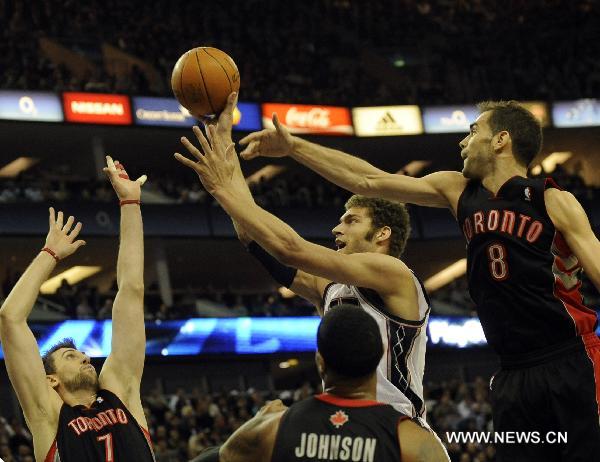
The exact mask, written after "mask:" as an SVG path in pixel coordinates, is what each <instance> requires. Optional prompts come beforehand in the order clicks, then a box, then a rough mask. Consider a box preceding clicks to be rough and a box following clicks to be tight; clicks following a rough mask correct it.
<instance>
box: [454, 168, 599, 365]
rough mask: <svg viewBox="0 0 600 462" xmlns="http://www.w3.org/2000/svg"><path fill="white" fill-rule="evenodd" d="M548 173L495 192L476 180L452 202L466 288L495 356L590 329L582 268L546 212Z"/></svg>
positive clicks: (526, 350) (592, 319)
mask: <svg viewBox="0 0 600 462" xmlns="http://www.w3.org/2000/svg"><path fill="white" fill-rule="evenodd" d="M546 188H558V186H557V185H556V183H554V181H553V180H552V179H551V178H547V179H529V178H523V177H518V176H516V177H513V178H511V179H510V180H508V181H507V182H506V183H504V184H503V185H502V186H501V187H500V189H499V190H498V193H497V194H496V195H494V194H492V193H491V192H490V191H488V190H487V189H485V188H484V187H483V185H482V183H481V181H478V180H470V181H469V182H468V183H467V186H466V188H465V190H464V191H463V193H462V195H461V197H460V199H459V201H458V222H459V225H460V226H461V228H462V231H463V234H464V236H465V238H466V239H467V274H468V278H469V292H470V294H471V297H472V298H473V301H474V302H475V304H476V305H477V311H478V314H479V319H480V320H481V325H482V327H483V330H484V332H485V335H486V338H487V340H488V343H489V344H490V346H491V347H492V348H494V349H495V350H496V351H497V352H498V353H499V354H500V355H517V354H523V353H529V352H533V351H535V350H539V349H542V348H546V347H551V346H553V345H558V344H561V343H563V342H567V341H569V340H573V338H574V337H576V336H578V335H584V334H588V333H592V332H594V331H595V329H596V326H597V316H596V313H595V312H594V311H593V310H591V309H589V308H588V307H586V306H585V305H584V304H583V299H582V296H581V293H580V290H579V289H580V286H581V281H580V275H581V265H580V264H579V261H578V259H577V257H576V256H575V255H574V254H573V252H572V251H571V249H570V248H569V246H568V245H567V243H566V241H565V239H564V237H563V236H562V235H561V234H560V232H558V231H557V230H556V229H555V228H554V224H553V223H552V221H551V220H550V217H549V216H548V213H547V212H546V205H545V201H544V191H545V190H546Z"/></svg>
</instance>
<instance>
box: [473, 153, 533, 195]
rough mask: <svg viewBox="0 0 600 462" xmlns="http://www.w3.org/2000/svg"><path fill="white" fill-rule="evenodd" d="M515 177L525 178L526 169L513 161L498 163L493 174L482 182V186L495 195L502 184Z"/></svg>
mask: <svg viewBox="0 0 600 462" xmlns="http://www.w3.org/2000/svg"><path fill="white" fill-rule="evenodd" d="M515 176H522V177H527V168H526V167H524V166H522V165H520V164H518V163H517V162H515V161H514V160H512V161H506V162H500V161H499V162H498V163H497V165H496V168H495V169H494V171H493V172H491V173H490V174H489V175H486V177H485V178H484V179H483V180H482V184H483V186H484V187H485V189H487V190H488V191H490V192H492V193H493V194H496V193H497V192H498V190H499V189H500V188H501V187H502V185H503V184H504V183H506V182H507V181H508V180H510V179H511V178H513V177H515Z"/></svg>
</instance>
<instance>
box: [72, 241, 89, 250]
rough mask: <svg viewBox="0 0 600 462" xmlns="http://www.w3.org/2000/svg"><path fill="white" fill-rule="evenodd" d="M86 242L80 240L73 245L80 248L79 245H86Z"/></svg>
mask: <svg viewBox="0 0 600 462" xmlns="http://www.w3.org/2000/svg"><path fill="white" fill-rule="evenodd" d="M85 244H86V242H85V241H83V240H79V241H76V242H74V243H73V245H75V246H76V249H78V248H79V247H81V246H82V245H85Z"/></svg>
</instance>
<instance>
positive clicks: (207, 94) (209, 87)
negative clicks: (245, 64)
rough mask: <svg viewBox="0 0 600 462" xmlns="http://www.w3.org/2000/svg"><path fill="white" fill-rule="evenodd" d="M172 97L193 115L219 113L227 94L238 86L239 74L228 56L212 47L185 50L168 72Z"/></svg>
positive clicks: (237, 89)
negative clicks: (171, 72) (169, 72)
mask: <svg viewBox="0 0 600 462" xmlns="http://www.w3.org/2000/svg"><path fill="white" fill-rule="evenodd" d="M171 88H172V89H173V93H174V94H175V97H176V98H177V99H178V100H179V102H180V103H181V105H182V106H183V107H185V108H186V109H187V110H188V111H190V113H191V114H192V115H193V116H197V117H200V116H206V115H210V114H218V113H219V112H221V111H222V110H223V109H224V108H225V104H226V103H227V97H228V96H229V94H230V93H231V92H234V91H235V92H237V91H239V89H240V73H239V71H238V68H237V66H236V65H235V62H234V61H233V59H231V57H230V56H229V55H228V54H227V53H225V52H223V51H221V50H219V49H217V48H211V47H198V48H193V49H191V50H189V51H186V52H185V53H184V54H183V55H182V56H181V57H180V58H179V59H178V60H177V62H176V63H175V67H174V68H173V74H172V75H171Z"/></svg>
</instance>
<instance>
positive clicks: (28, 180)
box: [0, 162, 600, 209]
mask: <svg viewBox="0 0 600 462" xmlns="http://www.w3.org/2000/svg"><path fill="white" fill-rule="evenodd" d="M46 164H47V162H46V163H44V165H43V166H42V165H41V164H39V165H38V166H35V167H33V168H30V169H29V170H27V171H25V172H23V173H22V174H21V175H20V176H18V177H16V178H0V204H3V203H14V202H67V201H73V202H79V201H86V202H88V201H89V202H104V203H107V202H112V201H114V200H115V195H114V191H113V189H112V187H111V186H110V184H109V183H108V181H107V180H106V179H104V178H102V179H90V178H85V177H81V176H78V175H74V174H72V173H70V172H69V166H68V165H64V166H61V165H59V166H49V165H46ZM48 169H52V170H51V171H49V170H48ZM530 176H532V177H536V175H532V174H530ZM537 176H538V177H546V176H552V177H553V178H554V179H555V180H556V182H557V183H558V184H559V185H560V186H561V187H562V188H563V189H566V190H568V191H570V192H572V193H573V194H574V195H575V197H577V198H578V199H579V200H580V201H581V202H582V203H583V204H584V207H585V206H587V205H589V204H591V202H592V201H594V200H595V199H597V198H598V197H600V190H599V189H597V188H593V187H589V186H586V184H585V183H584V182H583V180H582V177H581V175H580V167H577V168H576V169H575V171H574V172H573V173H568V172H567V171H566V170H565V169H564V168H563V167H562V166H561V165H557V166H556V168H555V170H554V171H553V172H552V173H551V174H548V173H545V172H543V171H542V172H541V173H540V174H538V175H537ZM250 190H251V191H252V195H253V196H254V198H255V200H256V203H257V204H258V205H260V206H261V207H264V208H267V209H274V208H278V207H286V208H289V207H291V208H303V209H315V208H320V207H340V208H341V207H343V205H344V203H345V201H346V200H347V199H348V198H349V197H350V193H349V192H348V191H346V190H344V189H342V188H339V187H337V186H336V185H334V184H333V183H330V182H328V181H326V180H324V179H322V178H321V177H319V176H318V175H316V174H315V173H313V172H309V171H301V173H298V172H284V173H282V174H280V175H276V176H274V177H271V178H268V179H267V178H265V177H261V178H259V179H258V180H257V181H253V182H252V183H250ZM147 192H150V194H148V196H145V197H144V202H145V203H171V204H199V205H211V206H218V204H217V202H216V201H215V200H214V198H213V197H212V196H211V195H210V194H208V193H207V192H206V190H205V189H204V188H203V186H202V184H201V183H200V182H199V181H197V180H196V178H193V177H187V176H186V177H177V178H175V177H173V176H170V175H169V174H165V173H162V174H160V173H159V174H156V175H152V177H151V178H150V179H149V180H148V182H147V183H146V185H145V186H144V194H145V193H147Z"/></svg>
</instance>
